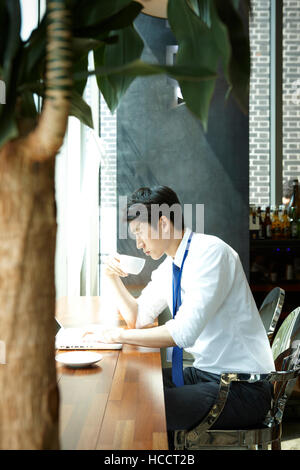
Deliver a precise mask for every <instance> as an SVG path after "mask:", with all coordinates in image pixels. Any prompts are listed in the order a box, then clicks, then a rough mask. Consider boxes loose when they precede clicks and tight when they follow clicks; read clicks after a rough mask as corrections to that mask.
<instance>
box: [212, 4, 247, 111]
mask: <svg viewBox="0 0 300 470" xmlns="http://www.w3.org/2000/svg"><path fill="white" fill-rule="evenodd" d="M215 4H216V7H217V11H218V14H219V17H220V19H221V20H222V22H223V23H224V25H226V27H227V31H228V35H229V40H230V44H231V49H232V53H231V58H230V63H229V68H228V75H229V80H230V83H231V85H232V93H233V95H234V97H235V99H236V101H237V103H238V104H239V106H240V108H241V109H242V111H243V112H245V113H248V103H249V82H250V44H249V35H248V33H247V32H246V31H245V30H244V24H243V21H242V18H241V17H240V15H239V14H238V12H237V11H236V9H235V8H234V6H233V5H232V4H231V2H228V4H226V7H225V5H224V2H223V1H222V0H215Z"/></svg>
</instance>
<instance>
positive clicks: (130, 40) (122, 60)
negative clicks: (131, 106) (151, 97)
mask: <svg viewBox="0 0 300 470" xmlns="http://www.w3.org/2000/svg"><path fill="white" fill-rule="evenodd" d="M114 33H115V32H112V33H111V34H114ZM143 48H144V43H143V41H142V39H141V38H140V36H139V35H138V33H137V32H136V30H135V28H134V27H133V26H129V27H127V28H124V29H122V30H120V31H118V42H116V43H115V44H111V45H107V46H105V48H103V49H100V48H99V49H98V50H97V51H95V52H94V60H95V66H98V65H100V66H101V65H106V66H108V67H111V66H123V65H124V64H127V63H130V62H132V61H134V60H135V59H137V58H139V57H140V56H141V54H142V51H143ZM134 78H135V77H134V76H128V75H127V76H126V75H121V74H119V75H110V76H107V77H97V82H98V86H99V88H100V90H101V92H102V94H103V96H104V99H105V101H106V103H107V105H108V107H109V109H110V110H111V111H112V112H113V111H114V110H115V109H116V108H117V106H118V103H119V101H120V99H121V98H122V96H124V94H125V93H126V91H127V89H128V87H129V86H130V84H131V83H132V81H133V80H134Z"/></svg>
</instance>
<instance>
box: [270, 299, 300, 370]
mask: <svg viewBox="0 0 300 470" xmlns="http://www.w3.org/2000/svg"><path fill="white" fill-rule="evenodd" d="M299 343H300V307H297V308H295V310H293V311H292V312H291V313H290V314H289V315H288V316H287V317H286V319H285V320H284V321H283V323H282V325H281V326H280V328H279V330H278V331H277V333H276V335H275V338H274V341H273V344H272V354H273V359H274V361H276V359H277V358H278V357H279V356H280V355H282V354H283V353H284V352H285V351H288V350H289V349H291V348H292V349H295V348H296V347H297V345H298V344H299Z"/></svg>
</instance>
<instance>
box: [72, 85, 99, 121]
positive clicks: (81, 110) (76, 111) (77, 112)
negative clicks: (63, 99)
mask: <svg viewBox="0 0 300 470" xmlns="http://www.w3.org/2000/svg"><path fill="white" fill-rule="evenodd" d="M69 114H70V115H71V116H75V117H77V118H78V119H79V120H80V121H81V122H82V123H83V124H85V125H86V126H88V127H91V128H92V129H94V124H93V117H92V110H91V108H90V106H89V105H88V104H87V103H86V101H84V99H83V98H82V96H80V94H79V93H77V92H76V91H75V90H73V92H72V100H71V108H70V113H69Z"/></svg>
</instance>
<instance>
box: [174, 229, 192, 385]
mask: <svg viewBox="0 0 300 470" xmlns="http://www.w3.org/2000/svg"><path fill="white" fill-rule="evenodd" d="M192 235H193V232H191V234H190V236H189V239H188V242H187V245H186V249H185V253H184V256H183V260H182V263H181V268H179V267H178V266H176V264H174V263H173V282H172V285H173V318H175V315H176V313H177V311H178V309H179V307H180V305H181V274H182V269H183V265H184V262H185V260H186V257H187V255H188V252H189V248H190V243H191V238H192ZM182 357H183V350H182V348H180V347H179V346H174V347H173V352H172V381H173V383H174V384H175V385H176V387H180V386H182V385H184V380H183V368H182Z"/></svg>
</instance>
